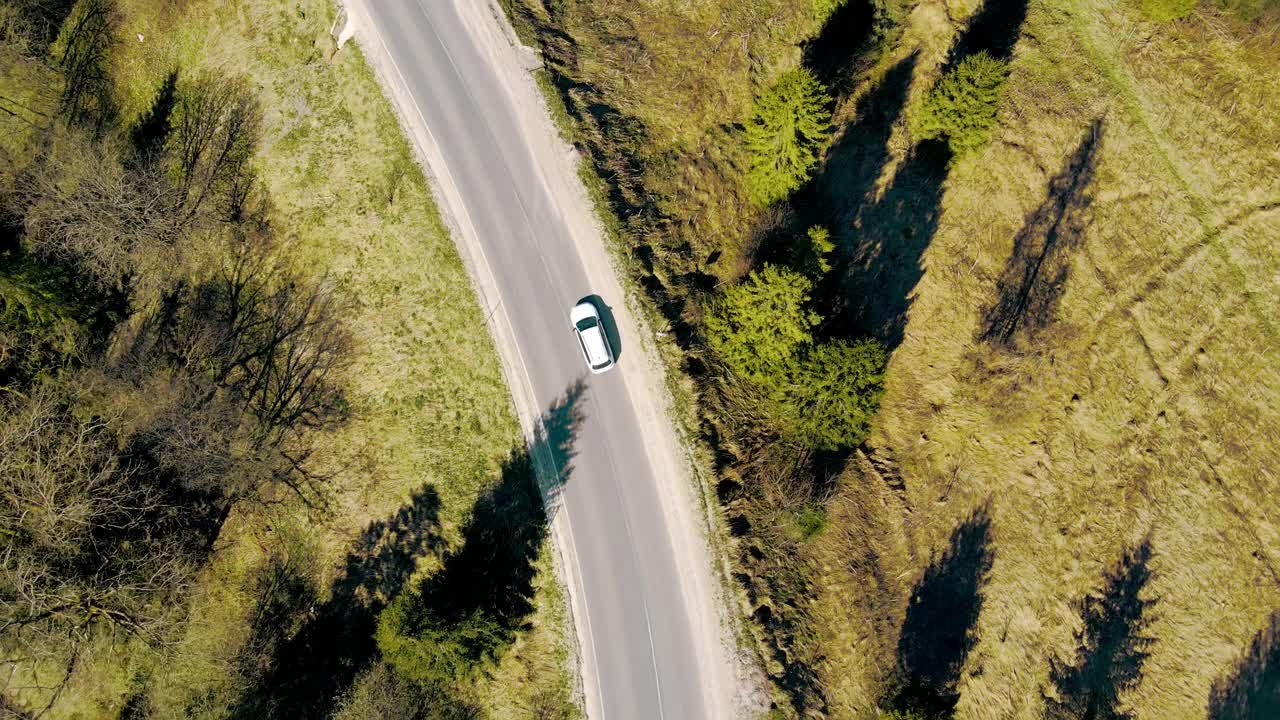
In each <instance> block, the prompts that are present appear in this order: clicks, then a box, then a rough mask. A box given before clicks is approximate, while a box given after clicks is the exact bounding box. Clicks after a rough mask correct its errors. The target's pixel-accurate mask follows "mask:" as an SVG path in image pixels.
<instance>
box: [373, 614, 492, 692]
mask: <svg viewBox="0 0 1280 720" xmlns="http://www.w3.org/2000/svg"><path fill="white" fill-rule="evenodd" d="M502 636H503V631H502V629H501V628H500V627H499V624H498V622H497V620H496V619H495V618H493V617H491V616H489V615H488V614H487V613H485V612H484V611H483V610H477V611H475V612H473V613H472V614H471V615H470V616H468V617H466V618H462V619H460V620H459V621H458V622H453V623H450V622H441V621H439V619H438V618H436V617H435V616H434V614H433V613H432V612H431V611H430V609H429V608H426V607H425V606H424V604H423V598H422V596H421V595H419V594H418V593H415V592H406V593H402V594H401V595H399V596H398V597H396V599H395V600H393V601H392V602H391V604H390V605H388V606H387V608H386V609H385V610H383V611H382V613H381V614H379V616H378V629H377V631H376V632H375V634H374V637H375V638H376V639H377V641H378V650H379V651H380V652H381V653H382V657H383V659H385V660H386V661H387V662H388V663H390V664H391V666H392V667H393V668H395V670H396V672H398V673H399V674H400V675H403V676H404V677H406V678H408V679H410V680H413V681H415V682H417V683H420V684H423V685H430V684H436V683H439V684H445V685H448V684H451V683H454V682H457V681H459V680H462V679H464V678H467V677H469V676H470V675H471V673H472V671H473V670H474V669H475V668H476V667H478V666H479V665H480V663H481V662H483V661H484V660H485V659H486V658H487V657H489V656H490V654H491V651H492V649H493V648H494V647H497V646H498V645H501V644H502V643H503V637H502Z"/></svg>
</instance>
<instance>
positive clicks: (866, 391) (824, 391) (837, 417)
mask: <svg viewBox="0 0 1280 720" xmlns="http://www.w3.org/2000/svg"><path fill="white" fill-rule="evenodd" d="M887 362H888V354H887V353H886V351H885V348H884V345H882V344H880V342H878V341H876V340H872V339H869V338H868V339H864V340H859V341H857V342H853V343H850V342H846V341H844V340H833V341H831V342H827V343H823V344H821V345H819V346H818V347H816V348H814V350H813V351H812V352H810V353H809V355H808V357H806V358H805V359H804V360H803V361H802V362H801V363H800V364H799V366H798V367H797V369H796V372H795V375H794V378H793V379H792V382H791V383H790V386H789V391H788V394H787V399H786V402H785V406H786V413H787V415H788V416H789V420H788V422H787V425H789V427H790V429H791V431H792V432H793V433H794V435H795V436H796V438H797V439H799V440H801V441H802V442H804V443H805V444H806V445H808V446H810V447H816V448H821V449H824V450H838V449H840V448H848V447H853V446H855V445H857V444H858V443H860V442H862V440H863V438H865V437H866V435H867V431H868V430H869V429H870V423H871V418H872V416H873V415H875V413H876V410H877V409H878V408H879V406H880V396H881V394H882V393H883V388H884V371H885V365H886V363H887Z"/></svg>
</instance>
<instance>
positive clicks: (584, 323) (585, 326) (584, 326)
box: [578, 317, 599, 332]
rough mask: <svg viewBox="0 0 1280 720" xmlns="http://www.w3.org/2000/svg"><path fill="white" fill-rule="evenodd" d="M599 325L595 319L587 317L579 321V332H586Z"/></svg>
mask: <svg viewBox="0 0 1280 720" xmlns="http://www.w3.org/2000/svg"><path fill="white" fill-rule="evenodd" d="M598 324H599V323H598V322H597V321H596V319H595V318H593V317H585V318H582V319H581V320H579V321H578V332H586V331H588V330H590V329H591V328H593V327H595V326H596V325H598Z"/></svg>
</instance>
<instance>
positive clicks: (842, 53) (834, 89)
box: [803, 0, 877, 103]
mask: <svg viewBox="0 0 1280 720" xmlns="http://www.w3.org/2000/svg"><path fill="white" fill-rule="evenodd" d="M876 39H877V38H876V8H875V3H873V2H871V1H870V0H849V1H848V2H846V3H845V4H843V5H841V6H840V8H839V9H837V10H836V11H835V12H834V13H832V14H831V17H830V18H828V19H827V22H826V24H825V25H823V26H822V31H821V32H820V33H818V35H817V36H816V37H814V38H813V39H811V40H809V41H808V42H806V43H804V45H803V52H804V65H805V67H807V68H809V70H811V71H813V74H814V75H816V76H817V77H818V79H819V80H821V81H822V84H823V85H826V86H827V91H828V92H829V93H831V95H832V97H834V98H835V99H836V102H837V103H839V101H840V100H843V99H844V98H846V97H848V96H849V93H851V92H853V90H854V89H855V87H856V79H857V76H858V73H859V71H860V70H863V69H865V66H867V65H868V64H870V62H871V61H872V60H873V58H872V57H871V53H869V52H868V51H869V50H871V49H872V47H873V44H874V42H875V40H876Z"/></svg>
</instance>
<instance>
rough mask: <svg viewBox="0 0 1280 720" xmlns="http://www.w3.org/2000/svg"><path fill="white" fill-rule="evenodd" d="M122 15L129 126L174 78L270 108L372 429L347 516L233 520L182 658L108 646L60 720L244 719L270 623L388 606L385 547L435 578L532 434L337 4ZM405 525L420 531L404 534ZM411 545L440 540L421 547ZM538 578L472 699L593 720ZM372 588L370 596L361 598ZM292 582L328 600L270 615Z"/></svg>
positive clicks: (293, 205)
mask: <svg viewBox="0 0 1280 720" xmlns="http://www.w3.org/2000/svg"><path fill="white" fill-rule="evenodd" d="M117 10H118V13H119V18H118V25H117V30H118V36H119V45H118V46H117V48H116V51H115V53H114V55H113V65H112V69H113V78H114V81H115V95H116V98H117V103H118V105H119V107H120V114H121V116H122V124H123V125H124V126H126V127H127V126H129V125H131V124H132V123H133V122H134V121H135V119H136V118H138V117H139V116H140V115H141V114H142V113H144V112H145V111H146V109H147V108H149V107H150V105H151V103H152V101H153V98H154V97H155V95H156V93H157V91H158V89H159V88H160V87H161V85H162V83H163V82H164V81H165V78H166V76H167V75H168V74H169V73H170V72H172V71H175V70H176V71H177V72H178V73H179V78H180V79H181V78H183V77H186V76H188V75H190V76H194V75H196V74H198V73H199V72H201V71H204V70H210V71H216V72H220V73H226V74H243V75H245V76H246V77H247V79H248V81H249V83H250V86H251V87H252V88H253V90H254V92H255V94H256V96H257V97H258V99H259V101H260V103H261V105H262V107H263V109H264V123H263V137H262V141H261V144H260V151H259V154H258V156H257V157H256V158H255V165H256V167H257V169H258V173H259V177H260V178H261V181H262V183H263V186H264V189H265V191H266V193H267V195H269V197H270V198H271V201H272V203H273V205H272V208H271V212H270V220H271V221H272V223H273V225H275V226H276V227H278V228H279V230H280V232H281V234H282V235H284V236H285V238H286V239H285V255H286V256H287V262H288V263H289V264H290V265H292V266H294V267H297V268H298V269H299V270H302V271H304V272H305V273H307V274H308V275H311V276H323V277H325V278H326V279H327V280H328V281H329V282H331V283H332V284H333V285H334V286H335V287H336V288H337V290H338V293H339V295H340V296H341V297H342V299H343V301H344V302H345V303H346V307H347V308H348V312H349V315H350V317H349V318H348V324H349V325H350V327H351V328H352V330H353V333H354V335H355V348H356V349H355V357H354V361H353V366H352V367H351V369H350V372H349V379H350V390H349V398H350V402H351V406H352V407H351V410H352V418H353V419H352V421H351V422H350V423H348V424H347V425H346V426H345V427H343V428H342V429H341V430H339V431H337V432H336V433H335V434H334V435H333V436H332V437H331V440H332V442H331V444H330V445H329V446H328V447H326V448H325V450H324V453H323V458H322V460H321V463H322V465H323V468H324V470H326V471H328V472H331V473H333V476H334V477H335V478H337V487H336V488H335V492H334V497H333V498H332V509H331V511H330V512H327V513H310V512H309V511H308V510H307V509H306V508H303V507H300V506H298V505H297V504H295V503H292V502H285V503H283V504H278V505H267V506H256V507H252V508H241V509H239V510H237V511H236V512H234V513H233V514H232V516H231V517H230V519H229V521H228V523H227V525H226V526H225V528H224V530H223V532H222V534H221V536H220V537H219V539H218V544H217V548H216V552H215V555H214V558H213V560H212V562H211V563H210V565H209V566H208V567H207V568H205V569H204V570H203V572H202V573H201V574H200V576H199V577H198V579H197V581H196V584H195V586H194V588H193V590H192V592H191V597H192V604H191V610H190V613H189V622H188V624H187V627H186V630H185V632H184V634H183V636H182V638H181V639H180V640H179V641H178V642H177V644H176V645H175V646H173V647H171V648H165V649H163V650H161V651H152V650H147V649H144V648H142V647H141V646H138V645H127V646H119V645H114V646H113V645H111V644H110V643H108V642H106V641H105V640H104V641H103V642H102V643H99V644H97V645H95V646H94V647H93V649H92V652H89V653H86V654H85V656H84V657H82V658H81V659H80V661H79V663H78V665H77V667H76V672H75V674H74V676H73V680H72V683H71V685H70V686H69V687H68V688H67V689H66V690H65V691H63V693H62V694H61V695H60V697H59V698H58V700H57V702H56V703H55V704H54V705H53V707H52V708H51V710H50V713H49V716H50V717H67V718H71V717H116V716H122V715H123V716H126V717H143V716H147V717H209V718H212V717H226V716H228V714H229V713H230V712H231V708H232V707H233V706H234V705H235V704H236V703H237V702H238V701H239V699H240V696H241V695H242V694H243V693H244V692H245V691H246V688H249V687H251V686H252V684H253V683H254V682H255V681H256V680H257V679H258V677H259V676H261V675H262V674H263V673H264V672H266V671H267V670H268V669H269V666H270V664H271V663H272V662H273V649H278V647H277V648H273V647H270V646H268V647H258V646H256V645H255V643H256V642H257V639H258V638H257V635H255V632H256V629H255V628H256V626H257V624H258V623H259V622H263V620H262V618H263V617H266V618H267V620H266V622H274V623H276V624H277V625H278V627H277V628H275V629H276V630H278V631H279V634H280V635H282V636H283V639H282V640H281V641H280V642H283V643H287V642H288V640H289V638H290V637H291V636H292V635H294V634H296V633H297V632H299V631H300V630H302V629H304V628H305V627H306V625H307V623H308V622H309V618H310V617H313V616H314V614H315V612H316V609H317V607H319V608H323V607H325V606H326V604H327V603H329V604H331V603H333V602H337V601H340V600H341V601H346V602H351V603H357V604H367V603H369V602H371V601H378V602H385V601H386V600H387V599H388V598H387V597H380V595H385V592H386V590H385V589H384V588H383V587H382V586H379V585H377V584H375V583H373V582H372V579H370V581H369V582H365V578H359V577H352V573H351V571H350V568H351V567H367V564H366V565H360V564H359V563H358V562H356V561H357V560H367V559H369V557H371V556H373V557H377V553H378V552H380V550H379V548H382V547H383V546H381V545H378V546H373V547H369V546H362V545H361V541H362V539H367V538H369V537H370V536H371V535H370V534H371V533H375V535H374V536H375V537H378V535H377V533H381V536H380V537H383V538H386V539H385V540H383V541H381V542H393V541H396V540H397V538H399V541H400V542H408V543H410V546H409V547H408V548H407V549H406V551H405V552H403V553H402V554H399V555H395V556H394V558H395V560H396V563H397V565H398V567H385V568H382V569H383V570H386V571H388V572H397V573H400V574H401V575H404V576H405V577H403V578H402V580H401V583H404V582H407V581H408V577H407V575H409V574H412V573H413V571H414V567H415V564H416V566H417V571H418V572H419V573H423V574H427V573H431V572H432V571H434V570H435V569H436V568H437V567H438V566H439V561H440V557H441V555H442V553H443V552H444V551H445V549H446V548H449V547H453V546H456V545H457V544H458V543H459V542H460V541H461V539H462V536H461V529H462V528H463V527H464V526H465V525H466V523H467V521H468V519H469V518H470V516H471V508H472V506H473V503H474V502H475V500H476V498H477V495H478V493H480V491H481V490H482V489H483V488H484V487H486V486H487V485H489V484H490V483H493V482H494V481H496V480H497V478H498V477H499V474H500V472H501V468H502V463H503V461H504V459H505V458H506V457H507V456H508V454H509V453H510V452H511V451H512V449H513V448H514V447H516V446H517V445H519V444H520V443H521V442H522V437H521V433H520V431H519V427H518V424H517V422H516V420H515V417H514V414H513V411H512V408H511V402H510V397H509V394H508V392H507V389H506V387H505V384H504V382H503V378H502V374H501V371H500V367H499V364H498V362H497V356H496V353H495V350H494V348H493V347H492V342H491V340H490V338H489V337H488V335H487V334H486V333H483V332H480V333H477V332H475V329H476V328H482V327H484V323H483V317H482V315H481V309H480V308H479V306H478V305H477V303H476V300H475V297H474V294H473V292H472V289H471V286H470V283H469V279H468V277H467V274H466V272H465V268H464V266H463V264H462V262H461V259H460V257H459V255H458V253H457V251H456V249H455V247H454V245H453V243H452V240H451V239H450V238H449V235H448V232H447V230H446V229H445V227H444V226H443V224H442V223H441V221H440V219H439V217H438V214H437V209H436V206H435V202H434V200H433V199H432V197H431V195H430V192H429V189H428V186H427V183H426V181H425V179H424V177H423V175H422V172H421V170H420V168H419V167H418V166H417V164H416V162H415V161H414V158H413V154H412V152H411V149H410V147H409V146H408V144H407V142H406V141H405V139H404V138H403V137H402V135H401V132H400V128H399V126H398V123H397V121H396V118H395V115H394V113H393V111H392V109H391V106H390V104H389V103H388V102H387V101H386V99H385V98H384V97H382V95H381V91H380V89H379V87H378V85H377V83H376V81H375V79H374V77H373V74H372V72H371V71H370V69H369V68H368V67H367V66H366V64H365V62H364V59H363V58H362V56H361V54H360V52H359V49H358V48H357V47H355V46H354V45H349V46H347V47H346V48H344V49H343V50H342V51H341V52H336V48H335V47H334V44H333V41H332V39H331V37H330V36H329V34H328V31H329V28H330V25H331V23H332V21H333V18H334V14H335V8H334V7H333V5H332V4H330V3H329V2H326V1H325V0H311V1H306V2H288V3H285V2H253V3H247V2H236V3H215V2H196V3H183V4H179V5H173V4H168V3H153V2H147V1H146V0H121V1H120V2H118V3H117ZM19 69H20V68H19ZM459 358H466V361H465V362H460V361H459ZM424 497H430V498H432V500H431V504H430V507H429V508H428V506H426V505H424V504H423V498H424ZM427 510H429V511H430V514H429V516H428V515H427V514H426V511H427ZM415 511H416V512H418V514H417V515H415V514H414V513H415ZM404 517H414V518H418V519H419V520H421V522H422V523H423V524H422V525H421V526H420V527H416V526H415V527H405V526H404V525H403V523H402V522H401V523H400V524H397V522H399V519H401V518H404ZM415 522H417V520H415ZM428 524H429V527H428V526H427V525H428ZM388 528H391V529H390V530H388ZM409 530H413V531H414V532H418V533H423V534H425V535H429V536H431V537H436V538H438V543H436V544H435V545H430V544H428V543H425V542H423V543H422V544H421V545H416V546H415V545H414V543H413V537H415V536H414V535H411V534H406V533H408V531H409ZM388 533H390V534H388ZM344 562H345V564H346V568H347V569H344ZM401 570H403V572H401ZM537 578H538V579H537V581H536V584H537V588H538V591H537V594H536V598H535V603H534V604H535V608H536V609H535V611H534V613H533V614H532V615H531V616H530V617H529V618H528V622H527V629H525V630H523V631H522V632H520V633H519V635H518V637H517V640H516V642H515V644H514V645H513V646H512V647H511V648H510V649H509V650H508V651H507V652H506V653H505V654H504V655H503V656H502V658H501V660H500V662H499V663H497V664H496V665H495V666H494V667H493V668H492V669H491V671H489V672H488V673H485V674H482V675H481V676H479V677H477V678H475V679H473V680H471V681H468V685H469V686H468V687H467V688H464V691H465V694H466V695H467V696H468V698H467V699H469V700H471V701H473V702H474V703H475V704H477V705H479V706H480V707H482V708H483V709H484V711H485V713H486V714H487V715H488V716H490V717H495V718H497V717H500V718H508V717H520V716H521V715H522V714H525V715H528V714H532V713H533V712H536V711H542V710H545V711H546V712H550V713H554V714H552V715H547V717H565V718H568V717H576V716H577V715H578V714H579V711H578V710H577V708H576V707H575V705H574V703H575V701H574V699H573V690H572V685H573V681H572V677H571V668H570V667H569V666H568V663H569V662H570V653H569V648H568V646H567V644H566V643H569V642H571V633H569V632H568V631H567V625H568V622H569V621H568V617H567V609H566V603H565V599H564V597H563V593H562V589H561V588H559V587H558V586H557V585H556V583H555V581H554V578H555V575H554V572H553V571H552V570H551V565H550V558H549V557H547V556H546V552H545V551H544V552H543V554H542V556H541V557H540V558H539V559H538V561H537ZM353 579H354V580H357V581H358V584H359V587H358V588H356V589H355V590H354V591H350V590H349V589H344V588H347V586H348V585H350V581H351V580H353ZM281 583H286V584H291V586H296V588H297V589H298V590H299V594H300V595H301V596H308V595H309V596H310V597H311V598H312V599H311V602H310V603H304V605H303V606H302V607H300V608H298V609H296V611H291V612H287V613H284V614H283V615H281V616H279V617H276V618H274V619H272V617H271V616H270V615H265V616H264V614H263V613H264V612H265V611H264V610H263V608H264V607H266V604H265V603H266V599H269V598H271V597H274V595H273V593H275V592H276V591H277V590H278V587H279V585H280V584H281ZM344 583H345V584H344ZM307 604H309V605H310V609H308V608H307V607H306V605H307ZM246 657H247V658H250V659H251V662H248V663H247V664H246V661H245V658H246ZM37 694H38V693H37ZM32 700H33V701H36V700H38V701H40V702H41V703H42V702H43V700H44V698H36V697H34V696H33V697H32Z"/></svg>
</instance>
